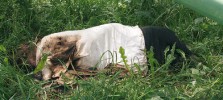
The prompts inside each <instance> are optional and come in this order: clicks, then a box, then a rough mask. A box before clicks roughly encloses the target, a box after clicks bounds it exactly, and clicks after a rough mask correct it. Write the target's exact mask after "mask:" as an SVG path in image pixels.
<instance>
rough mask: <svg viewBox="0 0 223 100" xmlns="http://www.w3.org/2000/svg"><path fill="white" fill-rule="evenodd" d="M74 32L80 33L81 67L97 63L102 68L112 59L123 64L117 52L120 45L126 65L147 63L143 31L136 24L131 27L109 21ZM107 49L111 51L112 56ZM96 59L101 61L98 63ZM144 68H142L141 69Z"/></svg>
mask: <svg viewBox="0 0 223 100" xmlns="http://www.w3.org/2000/svg"><path fill="white" fill-rule="evenodd" d="M74 32H77V33H79V32H80V33H81V34H80V35H81V40H80V41H79V42H81V43H80V44H81V45H82V46H83V48H81V50H80V51H81V52H80V55H81V56H84V58H83V59H81V62H82V63H81V66H83V67H93V66H94V65H97V66H96V67H97V68H98V69H103V68H104V67H106V66H107V65H108V64H110V63H112V59H113V61H114V63H119V64H121V65H124V63H123V61H122V58H121V55H120V53H119V48H120V47H123V48H124V49H125V55H126V56H127V60H128V62H127V63H128V65H130V66H131V65H133V64H134V63H137V64H140V65H146V63H147V60H146V56H145V53H144V50H145V41H144V37H143V33H142V31H141V29H140V28H139V27H138V26H135V27H132V26H125V25H122V24H118V23H111V24H104V25H100V26H96V27H92V28H88V29H85V30H80V31H74ZM108 51H110V52H112V55H113V57H112V56H111V53H110V52H108ZM103 53H105V54H104V55H103V58H102V60H100V58H101V56H102V54H103ZM116 59H117V61H116ZM98 61H101V62H99V63H98ZM92 65H93V66H92ZM144 67H146V66H144ZM146 68H147V67H146ZM146 68H142V70H145V69H146Z"/></svg>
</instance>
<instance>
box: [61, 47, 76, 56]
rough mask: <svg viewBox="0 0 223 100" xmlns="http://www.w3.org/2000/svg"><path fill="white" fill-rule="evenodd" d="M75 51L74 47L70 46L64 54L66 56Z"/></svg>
mask: <svg viewBox="0 0 223 100" xmlns="http://www.w3.org/2000/svg"><path fill="white" fill-rule="evenodd" d="M75 51H76V46H74V45H71V46H68V49H67V50H66V51H65V52H64V53H65V54H66V55H70V54H73V53H74V52H75Z"/></svg>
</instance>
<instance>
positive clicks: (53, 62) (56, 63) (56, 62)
mask: <svg viewBox="0 0 223 100" xmlns="http://www.w3.org/2000/svg"><path fill="white" fill-rule="evenodd" d="M50 61H51V63H52V64H53V65H58V64H60V61H59V59H56V58H53V59H50Z"/></svg>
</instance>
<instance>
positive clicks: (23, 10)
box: [0, 0, 223, 100]
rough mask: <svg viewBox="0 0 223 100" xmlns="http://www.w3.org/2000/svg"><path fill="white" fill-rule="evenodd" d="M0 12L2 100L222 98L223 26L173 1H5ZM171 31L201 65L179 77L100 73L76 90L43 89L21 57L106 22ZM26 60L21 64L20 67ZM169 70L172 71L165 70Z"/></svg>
mask: <svg viewBox="0 0 223 100" xmlns="http://www.w3.org/2000/svg"><path fill="white" fill-rule="evenodd" d="M0 2H1V8H0V34H1V35H0V99H3V100H4V99H5V100H7V99H20V100H24V99H47V98H48V99H90V100H92V99H95V100H100V99H115V100H116V99H129V100H134V99H136V100H138V99H165V100H169V99H171V100H172V99H182V100H188V99H192V100H194V99H200V100H204V99H212V100H218V99H222V98H223V95H222V93H223V77H222V76H223V68H222V66H223V56H222V54H223V45H222V44H223V34H222V33H223V27H222V26H221V25H219V24H217V23H216V22H214V21H212V20H210V19H208V18H206V17H204V16H201V15H199V14H198V13H196V12H194V11H192V10H190V9H188V8H185V7H183V6H182V5H180V4H177V3H176V2H174V0H62V1H60V0H5V1H4V0H3V1H0ZM110 22H118V23H123V24H128V25H139V26H145V25H156V26H163V27H168V28H170V29H172V30H174V31H175V32H177V35H178V37H180V39H181V40H182V41H184V42H185V43H186V44H187V45H188V47H189V48H190V49H191V50H192V51H193V52H194V53H196V54H197V55H198V57H199V59H200V60H201V61H202V63H199V62H195V63H192V62H191V61H184V62H183V64H182V65H181V66H182V69H181V71H180V72H178V73H171V72H170V71H168V70H167V69H166V67H160V66H162V65H154V68H153V70H151V73H149V76H147V77H140V76H137V75H131V76H129V77H126V78H123V79H120V78H119V77H118V76H116V75H112V76H106V75H103V74H99V75H97V76H96V77H92V78H89V79H88V80H82V79H74V81H75V83H73V84H76V85H78V88H75V87H74V89H72V87H70V86H65V88H64V91H62V92H55V89H57V86H54V87H51V88H42V85H43V84H44V83H45V82H36V81H35V80H34V79H33V78H32V76H31V75H29V74H28V73H31V72H32V71H33V70H30V69H31V68H29V66H28V65H27V64H26V59H25V58H23V57H22V56H20V55H18V47H19V45H20V44H22V43H32V42H33V41H34V40H35V39H36V38H41V37H43V36H44V35H47V34H50V33H53V32H59V31H65V30H74V29H82V28H88V27H91V26H95V25H100V24H103V23H110ZM18 59H23V60H22V63H17V60H18ZM167 67H170V66H167Z"/></svg>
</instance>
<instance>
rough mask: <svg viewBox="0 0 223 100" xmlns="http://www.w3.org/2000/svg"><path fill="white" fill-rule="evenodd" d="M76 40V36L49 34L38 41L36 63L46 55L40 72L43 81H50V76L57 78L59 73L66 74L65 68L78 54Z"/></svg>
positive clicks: (77, 37)
mask: <svg viewBox="0 0 223 100" xmlns="http://www.w3.org/2000/svg"><path fill="white" fill-rule="evenodd" d="M78 40H79V36H78V35H75V36H69V35H66V34H51V35H48V36H45V37H44V38H43V39H42V40H41V41H40V43H39V44H38V45H37V52H36V62H37V63H38V62H39V61H40V59H41V58H42V55H43V54H47V55H48V56H47V61H46V64H45V66H44V69H43V71H42V75H43V79H44V80H47V79H50V78H51V77H52V76H54V77H58V75H60V73H61V72H66V69H67V68H66V67H68V66H69V65H70V64H71V62H72V59H73V57H74V56H75V55H76V54H78V52H77V42H78ZM63 66H66V67H63ZM58 69H60V71H58Z"/></svg>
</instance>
